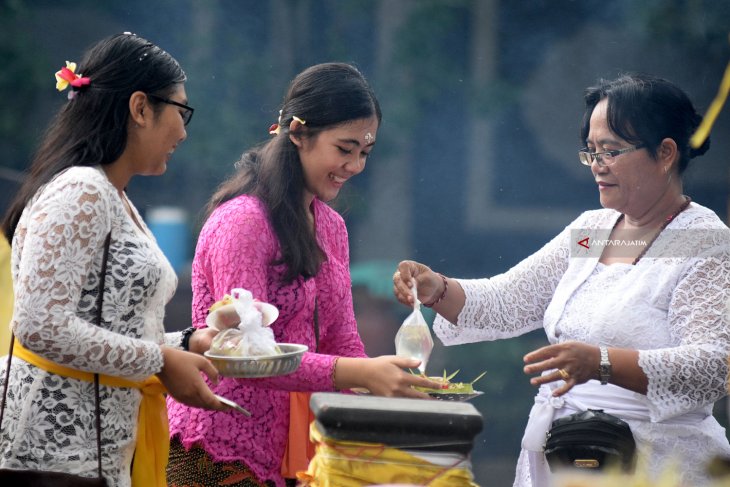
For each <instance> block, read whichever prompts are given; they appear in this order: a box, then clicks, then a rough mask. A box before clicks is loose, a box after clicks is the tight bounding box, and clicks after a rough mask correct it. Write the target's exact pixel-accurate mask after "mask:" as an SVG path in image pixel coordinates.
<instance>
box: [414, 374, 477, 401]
mask: <svg viewBox="0 0 730 487" xmlns="http://www.w3.org/2000/svg"><path fill="white" fill-rule="evenodd" d="M411 373H412V374H414V375H420V376H422V377H427V378H428V379H430V380H431V381H433V382H437V383H439V384H441V386H440V387H438V388H431V387H420V386H416V389H417V390H419V391H421V392H425V393H427V394H428V395H429V396H431V397H433V398H436V399H441V400H445V401H468V400H469V399H472V398H475V397H477V396H480V395H482V394H484V393H483V392H481V391H476V390H474V383H475V382H476V381H478V380H479V379H481V378H482V377H484V375H485V374H486V373H487V371H486V370H485V371H484V372H482V373H481V374H479V375H478V376H477V378H476V379H474V380H472V381H471V382H453V381H452V379H453V378H454V377H456V374H458V373H459V370H457V371H456V372H453V373H451V374H448V375H447V374H446V370H444V374H443V376H441V377H439V376H426V375H425V374H420V373H418V374H416V373H415V372H413V371H412V370H411Z"/></svg>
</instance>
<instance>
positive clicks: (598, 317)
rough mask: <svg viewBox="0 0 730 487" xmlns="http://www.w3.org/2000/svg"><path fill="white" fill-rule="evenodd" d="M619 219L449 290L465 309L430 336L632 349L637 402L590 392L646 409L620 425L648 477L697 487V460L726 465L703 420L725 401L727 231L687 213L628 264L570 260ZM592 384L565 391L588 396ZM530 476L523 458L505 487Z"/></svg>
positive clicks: (585, 227) (612, 391)
mask: <svg viewBox="0 0 730 487" xmlns="http://www.w3.org/2000/svg"><path fill="white" fill-rule="evenodd" d="M618 217H619V214H618V213H617V212H615V211H613V210H596V211H589V212H586V213H584V214H582V215H581V216H580V217H579V218H578V219H576V220H575V221H574V222H573V223H571V225H569V226H568V227H567V228H566V229H565V230H564V231H563V232H561V233H560V234H559V235H558V236H557V237H556V238H554V239H553V240H552V241H551V242H549V243H548V244H546V245H545V246H544V247H543V248H542V249H540V250H539V251H538V252H536V253H535V254H533V255H531V256H530V257H528V258H527V259H525V260H523V261H522V262H520V263H519V264H517V265H516V266H515V267H513V268H512V269H510V270H509V271H508V272H506V273H504V274H501V275H498V276H495V277H493V278H491V279H474V280H460V281H459V282H460V284H461V286H462V287H463V288H464V292H465V293H466V303H465V305H464V308H463V310H462V312H461V314H460V315H459V317H458V320H457V321H458V323H457V324H453V323H449V322H448V321H447V320H445V319H444V318H443V317H441V316H437V319H436V321H435V322H434V330H435V332H436V334H437V335H438V336H439V337H440V338H441V340H442V341H443V342H444V344H446V345H454V344H459V343H469V342H476V341H483V340H496V339H500V338H508V337H513V336H518V335H521V334H523V333H526V332H529V331H532V330H535V329H537V328H540V327H543V328H544V329H545V332H546V335H547V338H548V340H549V342H550V343H560V342H564V341H569V340H576V341H582V342H586V343H592V344H595V345H606V346H609V347H619V348H630V349H635V350H638V351H639V366H640V367H641V368H642V370H643V371H644V373H645V374H646V376H647V378H648V381H649V382H648V391H647V394H646V395H642V394H637V393H631V392H630V391H626V390H624V389H621V390H618V389H620V388H618V387H616V386H613V385H610V384H609V385H608V386H605V388H604V389H598V390H599V391H605V392H604V394H606V395H614V396H615V398H619V397H621V396H622V395H624V394H628V396H624V397H630V398H631V407H632V408H634V407H637V404H638V405H639V406H638V407H640V408H642V409H645V418H644V419H645V420H643V421H642V420H637V419H632V416H627V417H625V418H624V419H626V421H627V422H628V423H629V424H630V426H631V428H632V431H633V433H634V437H635V439H636V441H637V448H638V450H639V453H640V455H641V456H643V457H644V458H645V459H649V458H650V460H648V461H649V465H652V468H653V469H654V470H655V471H660V470H661V469H662V468H665V467H666V464H667V462H672V461H673V462H679V471H680V472H683V475H684V479H685V481H688V482H689V484H688V485H700V483H701V482H702V481H703V479H704V475H703V470H704V464H705V462H706V461H707V460H709V459H710V458H712V456H714V455H717V454H723V455H726V456H730V445H728V441H727V439H726V437H725V432H724V429H723V428H722V427H721V426H720V425H719V424H718V423H717V421H716V420H715V419H714V418H713V417H712V416H711V414H712V407H713V403H714V402H715V401H717V400H719V399H720V398H722V397H723V396H725V395H726V394H727V389H726V387H727V386H726V384H727V380H728V363H727V361H728V356H729V355H730V316H729V315H728V311H727V306H728V303H730V230H729V229H728V228H727V227H726V226H725V225H724V224H723V223H722V221H721V220H720V219H719V218H718V217H717V216H716V215H715V213H714V212H712V211H711V210H709V209H707V208H705V207H703V206H701V205H698V204H696V203H692V204H691V205H690V206H689V208H687V209H686V210H685V211H684V212H682V213H680V214H679V215H678V216H677V217H676V218H675V219H674V220H673V221H672V222H671V223H670V224H669V226H668V227H667V228H666V229H665V230H664V231H663V232H662V233H661V234H660V235H659V237H658V238H657V239H656V241H655V242H654V243H653V244H652V245H651V247H650V248H649V251H648V252H647V254H646V255H645V256H644V257H642V259H641V260H640V261H639V262H638V263H637V264H636V265H627V264H614V265H610V266H604V265H603V264H600V263H599V262H598V258H597V257H595V256H591V257H586V256H583V255H581V250H582V249H581V247H580V246H578V245H577V242H578V241H579V240H582V238H583V237H584V236H590V238H591V240H589V241H594V240H593V239H594V238H599V237H601V236H603V237H604V238H605V237H606V236H607V235H608V233H610V229H611V228H612V227H613V225H614V224H615V222H616V220H617V219H618ZM594 383H596V381H590V382H589V383H587V384H585V385H579V386H576V387H575V388H574V391H575V393H576V394H580V392H581V388H584V389H586V390H587V391H590V393H593V392H594V391H596V389H595V384H594ZM584 396H585V394H584ZM588 396H590V394H588ZM582 399H585V397H582ZM620 400H625V399H620ZM627 402H628V401H627ZM587 406H588V407H590V406H591V404H587ZM571 412H574V411H569V410H564V411H562V412H561V413H559V414H569V413H571ZM687 418H695V420H688V419H687ZM697 418H699V420H697ZM677 438H681V441H677ZM640 458H641V457H640ZM533 467H534V465H533ZM529 472H530V465H529V461H528V460H527V455H526V452H525V450H523V451H522V454H521V456H520V461H519V463H518V468H517V479H516V480H515V485H520V486H523V485H524V486H530V485H532V483H531V482H530V473H529Z"/></svg>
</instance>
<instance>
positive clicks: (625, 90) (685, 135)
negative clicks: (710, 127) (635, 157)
mask: <svg viewBox="0 0 730 487" xmlns="http://www.w3.org/2000/svg"><path fill="white" fill-rule="evenodd" d="M604 98H607V99H608V107H607V108H608V111H607V118H608V128H609V129H611V132H613V133H614V134H616V135H618V136H619V137H621V138H622V139H624V140H625V141H626V142H628V143H630V144H634V145H640V144H641V145H644V146H645V148H646V150H647V151H648V152H649V154H651V156H652V157H654V158H656V155H657V148H658V147H659V144H660V143H661V141H662V140H663V139H665V138H670V139H672V140H674V142H675V143H676V144H677V151H678V152H679V164H678V169H679V174H682V173H683V172H684V171H685V169H687V165H688V164H689V161H690V159H692V158H694V157H697V156H701V155H702V154H704V153H705V152H707V149H709V148H710V139H709V137H708V138H707V140H705V143H704V144H702V146H700V147H698V148H697V149H693V148H692V147H690V145H689V139H690V137H692V134H693V133H694V132H695V130H696V129H697V127H698V126H699V125H700V122H702V116H701V115H700V114H698V113H697V110H696V109H695V107H694V105H692V102H691V101H690V99H689V97H688V96H687V94H686V93H685V92H684V91H682V89H681V88H679V87H678V86H677V85H675V84H674V83H672V82H670V81H667V80H665V79H662V78H657V77H655V76H651V75H648V74H625V75H623V76H621V77H619V78H617V79H615V80H610V81H609V80H600V81H599V83H598V84H597V85H596V86H592V87H590V88H588V89H586V91H585V103H586V110H585V114H584V115H583V123H582V126H581V132H580V136H581V143H585V141H586V140H587V138H588V132H589V131H590V122H591V114H592V113H593V109H594V108H595V107H596V105H597V104H598V102H600V101H601V100H603V99H604Z"/></svg>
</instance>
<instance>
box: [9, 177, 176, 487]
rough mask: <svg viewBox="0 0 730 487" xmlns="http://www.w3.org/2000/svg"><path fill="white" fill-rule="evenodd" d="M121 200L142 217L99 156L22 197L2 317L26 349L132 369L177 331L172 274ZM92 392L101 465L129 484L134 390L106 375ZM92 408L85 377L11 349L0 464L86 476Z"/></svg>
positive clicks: (139, 371)
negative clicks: (169, 320) (171, 320)
mask: <svg viewBox="0 0 730 487" xmlns="http://www.w3.org/2000/svg"><path fill="white" fill-rule="evenodd" d="M130 207H132V206H131V203H130ZM132 208H133V210H132V211H133V212H134V214H135V216H136V218H137V221H138V222H140V224H141V225H142V227H143V228H139V227H138V226H137V225H136V224H135V222H134V221H133V220H132V218H131V217H130V216H129V214H128V213H127V212H126V211H125V208H124V202H123V201H122V199H121V198H120V196H119V193H118V192H117V190H116V189H115V187H114V186H113V185H112V184H111V183H110V182H109V180H108V179H107V177H106V174H105V173H104V171H103V170H102V169H101V168H100V167H72V168H70V169H68V170H66V171H64V172H62V173H61V174H59V175H58V176H56V177H55V178H54V179H53V180H52V181H51V182H49V183H48V184H47V185H45V186H44V187H43V188H42V189H41V190H40V191H39V192H38V193H37V194H36V196H34V198H33V199H32V200H31V201H30V202H29V203H28V205H27V206H26V208H25V210H24V211H23V214H22V216H21V218H20V221H19V224H18V227H17V230H16V232H15V236H14V239H13V247H12V273H13V282H14V291H15V308H14V316H13V320H12V323H11V326H12V328H13V331H14V333H15V336H16V339H17V340H18V341H19V342H20V343H22V344H23V345H24V346H25V347H26V348H27V349H29V350H31V351H32V352H34V353H36V354H37V355H39V356H41V357H44V358H46V359H48V360H52V361H54V362H56V363H59V364H62V365H65V366H67V367H72V368H75V369H79V370H83V371H87V372H96V373H100V374H107V375H113V376H118V377H123V378H126V379H131V380H142V379H144V378H146V377H148V376H150V375H152V374H155V373H158V372H159V371H160V370H161V369H162V365H163V360H162V352H161V350H160V344H164V343H165V341H166V340H167V342H168V343H169V344H171V345H172V344H174V345H177V344H178V343H179V340H180V334H179V333H175V334H170V335H168V336H167V337H166V335H165V333H164V326H163V317H164V308H165V304H166V303H167V302H168V301H169V300H170V298H171V297H172V295H173V293H174V291H175V288H176V286H177V277H176V276H175V273H174V271H173V270H172V267H171V266H170V264H169V262H168V261H167V259H166V258H165V256H164V255H163V254H162V252H161V250H160V248H159V247H158V245H157V243H156V242H155V240H154V238H153V237H152V234H151V233H150V231H149V229H148V228H147V227H146V226H145V225H144V222H143V221H142V218H141V217H140V216H139V214H138V213H137V210H136V209H134V207H132ZM109 231H111V246H110V251H109V259H108V264H107V271H106V275H105V292H104V297H103V298H104V301H103V312H102V323H101V326H97V325H96V324H95V316H96V296H97V291H98V285H99V280H98V279H99V274H100V271H101V264H102V262H101V261H102V254H103V247H104V240H105V239H106V236H107V234H108V233H109ZM5 366H6V364H5V363H4V362H3V364H2V368H3V369H4V368H5ZM0 380H3V381H4V371H3V379H0ZM100 392H101V418H102V425H103V426H102V459H103V470H104V475H105V476H106V477H107V479H108V480H109V483H110V485H111V486H128V485H130V476H129V471H130V464H131V461H132V456H133V454H134V442H135V434H136V423H137V416H138V410H139V403H140V399H141V394H140V392H139V391H138V390H136V389H125V388H112V387H106V386H101V388H100ZM94 416H95V413H94V387H93V383H89V382H83V381H79V380H74V379H67V378H64V377H60V376H58V375H55V374H52V373H49V372H46V371H44V370H42V369H39V368H37V367H34V366H32V365H30V364H27V363H26V362H24V361H23V360H21V359H19V358H17V357H14V358H13V366H12V370H11V374H10V380H9V388H8V399H7V405H6V407H5V417H4V419H3V424H2V435H1V436H0V466H1V467H5V468H41V469H49V470H59V471H65V472H72V473H82V474H84V475H89V476H95V472H96V466H97V453H96V429H95V426H94V425H95V421H94Z"/></svg>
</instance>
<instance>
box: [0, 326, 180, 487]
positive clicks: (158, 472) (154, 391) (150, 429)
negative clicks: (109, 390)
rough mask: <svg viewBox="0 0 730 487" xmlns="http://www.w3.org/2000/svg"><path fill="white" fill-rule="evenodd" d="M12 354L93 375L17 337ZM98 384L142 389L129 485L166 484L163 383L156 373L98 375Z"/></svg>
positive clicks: (71, 373) (62, 371)
mask: <svg viewBox="0 0 730 487" xmlns="http://www.w3.org/2000/svg"><path fill="white" fill-rule="evenodd" d="M13 356H15V357H18V358H20V359H23V360H25V361H26V362H28V363H30V364H33V365H35V366H36V367H39V368H41V369H43V370H46V371H48V372H52V373H54V374H58V375H62V376H64V377H70V378H72V379H78V380H83V381H87V382H94V374H92V373H91V372H83V371H81V370H76V369H72V368H70V367H64V366H63V365H59V364H57V363H55V362H52V361H50V360H47V359H45V358H43V357H40V356H38V355H36V354H34V353H33V352H31V351H30V350H28V349H26V348H24V347H23V346H22V345H21V344H20V343H18V341H17V340H16V341H15V344H14V346H13ZM99 383H100V384H103V385H105V386H111V387H127V388H135V389H139V390H140V391H141V392H142V402H141V403H140V406H139V416H138V418H137V443H136V450H135V453H134V465H133V466H132V485H133V486H134V487H166V486H167V479H166V473H165V469H166V468H167V458H168V455H169V452H170V433H169V429H168V423H167V407H166V404H165V396H164V394H165V393H166V392H167V391H166V389H165V386H163V385H162V383H161V382H160V379H158V378H157V377H155V376H151V377H148V378H147V379H145V380H144V381H142V382H135V381H131V380H127V379H122V378H121V377H112V376H108V375H101V374H99Z"/></svg>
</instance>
